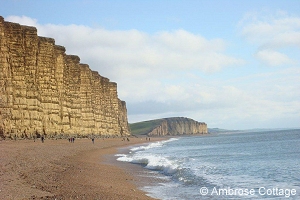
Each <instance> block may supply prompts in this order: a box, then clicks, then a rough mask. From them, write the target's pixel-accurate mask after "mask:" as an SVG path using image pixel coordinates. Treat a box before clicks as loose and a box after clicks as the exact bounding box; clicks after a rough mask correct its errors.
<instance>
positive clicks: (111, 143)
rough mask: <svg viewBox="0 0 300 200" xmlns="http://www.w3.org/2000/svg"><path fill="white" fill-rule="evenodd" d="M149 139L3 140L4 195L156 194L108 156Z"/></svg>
mask: <svg viewBox="0 0 300 200" xmlns="http://www.w3.org/2000/svg"><path fill="white" fill-rule="evenodd" d="M155 140H162V138H152V140H151V142H153V141H155ZM145 142H146V140H145V138H130V141H129V142H128V141H122V139H120V138H114V139H113V138H112V139H105V140H102V139H95V143H94V144H93V143H92V141H91V140H90V139H76V140H75V142H74V143H70V142H69V141H68V140H45V142H44V143H42V142H41V141H40V140H37V141H35V142H34V141H33V140H19V141H0V152H1V154H0V199H141V200H143V199H152V198H150V197H148V196H147V195H146V194H145V193H144V192H143V191H141V190H139V189H138V188H137V186H136V184H135V183H134V181H135V180H134V179H135V178H134V176H132V175H130V173H128V172H127V171H126V170H124V168H120V167H118V166H117V165H112V164H109V163H108V162H107V161H106V156H107V155H112V154H115V153H116V152H117V148H119V147H123V146H128V145H133V144H138V143H145Z"/></svg>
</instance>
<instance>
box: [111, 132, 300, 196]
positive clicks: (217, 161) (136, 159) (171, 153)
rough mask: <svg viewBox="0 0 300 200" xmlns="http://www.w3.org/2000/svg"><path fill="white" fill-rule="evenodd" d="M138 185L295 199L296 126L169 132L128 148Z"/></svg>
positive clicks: (298, 184) (299, 151)
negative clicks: (138, 170) (181, 134)
mask: <svg viewBox="0 0 300 200" xmlns="http://www.w3.org/2000/svg"><path fill="white" fill-rule="evenodd" d="M115 156H116V159H117V160H118V161H120V162H128V163H131V164H133V165H136V166H139V167H140V168H141V169H143V170H144V173H142V174H140V175H139V176H145V178H148V179H149V180H150V179H151V178H152V179H155V180H156V181H155V182H152V181H149V184H147V182H146V183H144V184H143V185H142V186H141V187H140V189H141V190H143V191H145V192H146V194H147V195H148V196H151V197H154V198H157V199H163V200H171V199H172V200H174V199H180V200H182V199H187V200H194V199H209V200H214V199H300V129H294V130H273V131H244V132H231V133H218V134H207V135H203V136H190V137H174V138H169V139H167V140H165V141H159V142H153V143H147V144H144V145H140V146H134V147H130V149H129V150H128V151H127V152H126V153H119V154H117V155H115Z"/></svg>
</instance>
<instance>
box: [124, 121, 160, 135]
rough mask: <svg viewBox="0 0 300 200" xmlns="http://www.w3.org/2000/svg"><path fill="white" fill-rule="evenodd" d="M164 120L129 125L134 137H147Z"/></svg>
mask: <svg viewBox="0 0 300 200" xmlns="http://www.w3.org/2000/svg"><path fill="white" fill-rule="evenodd" d="M161 120H162V119H156V120H150V121H143V122H137V123H132V124H129V127H130V129H131V134H132V135H146V134H147V133H149V132H150V131H151V130H152V129H153V128H155V127H157V126H158V125H159V124H160V123H161Z"/></svg>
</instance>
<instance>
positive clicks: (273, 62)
mask: <svg viewBox="0 0 300 200" xmlns="http://www.w3.org/2000/svg"><path fill="white" fill-rule="evenodd" d="M256 57H257V58H258V59H259V60H261V61H263V62H264V63H265V64H267V65H270V66H279V65H285V64H292V63H294V62H293V60H292V59H290V58H289V57H288V56H287V55H285V54H282V53H280V52H277V51H273V50H270V49H264V50H261V51H259V52H257V53H256Z"/></svg>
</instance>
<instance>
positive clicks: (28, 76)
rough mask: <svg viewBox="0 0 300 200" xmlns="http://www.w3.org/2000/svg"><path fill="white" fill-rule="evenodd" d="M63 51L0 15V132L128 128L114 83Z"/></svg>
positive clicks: (27, 134)
mask: <svg viewBox="0 0 300 200" xmlns="http://www.w3.org/2000/svg"><path fill="white" fill-rule="evenodd" d="M65 51H66V50H65V48H64V47H63V46H59V45H56V44H55V40H54V39H52V38H47V37H40V36H38V35H37V29H36V28H35V27H29V26H23V25H20V24H17V23H11V22H6V21H4V19H3V17H1V16H0V71H1V73H0V137H2V138H34V137H39V136H40V135H44V136H46V137H66V136H69V135H76V136H77V137H81V136H83V137H84V136H89V135H92V134H93V135H95V136H122V135H129V134H130V132H129V127H128V120H127V109H126V103H125V102H124V101H121V100H120V99H118V94H117V84H116V83H114V82H110V81H109V79H108V78H105V77H102V76H101V75H99V73H98V72H96V71H92V70H91V69H90V68H89V66H88V65H87V64H81V63H80V58H79V57H78V56H75V55H66V53H65Z"/></svg>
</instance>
